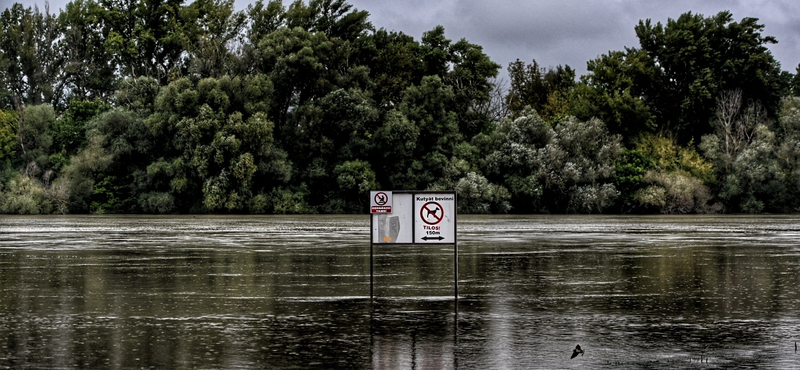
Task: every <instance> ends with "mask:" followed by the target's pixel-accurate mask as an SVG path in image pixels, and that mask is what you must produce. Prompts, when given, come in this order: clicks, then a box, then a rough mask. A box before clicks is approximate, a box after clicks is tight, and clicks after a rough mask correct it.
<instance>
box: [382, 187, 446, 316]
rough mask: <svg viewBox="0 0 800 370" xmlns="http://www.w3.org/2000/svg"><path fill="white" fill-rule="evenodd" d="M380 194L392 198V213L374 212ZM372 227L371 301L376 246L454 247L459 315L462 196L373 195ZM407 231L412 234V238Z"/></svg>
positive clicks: (432, 193)
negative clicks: (459, 240)
mask: <svg viewBox="0 0 800 370" xmlns="http://www.w3.org/2000/svg"><path fill="white" fill-rule="evenodd" d="M380 193H383V194H388V195H389V200H388V203H389V205H390V207H391V208H390V209H389V211H388V212H383V211H382V210H381V211H377V212H376V211H374V208H373V206H374V205H375V204H374V203H375V202H376V199H377V197H378V194H380ZM409 204H410V205H411V206H410V207H409ZM409 213H411V214H409ZM369 226H370V243H369V298H370V301H372V300H373V299H374V296H375V295H374V285H375V284H374V280H375V279H374V277H375V273H374V271H375V269H374V263H373V260H374V248H375V245H387V244H391V245H400V246H402V245H419V244H424V245H452V246H453V267H454V268H453V271H454V276H453V278H454V282H453V286H454V291H455V311H456V313H457V312H458V193H457V192H456V191H455V190H442V191H438V190H392V191H387V190H384V191H371V192H370V219H369ZM406 229H410V231H411V235H410V238H409V235H408V230H406Z"/></svg>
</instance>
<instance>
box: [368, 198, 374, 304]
mask: <svg viewBox="0 0 800 370" xmlns="http://www.w3.org/2000/svg"><path fill="white" fill-rule="evenodd" d="M373 219H374V217H373V216H372V214H370V215H369V300H370V302H372V296H373V285H374V269H373V266H372V265H373V264H372V256H373V252H372V249H373V248H372V246H373V244H374V240H373V238H372V234H373V227H375V226H374V225H373V224H372V222H373V221H372V220H373Z"/></svg>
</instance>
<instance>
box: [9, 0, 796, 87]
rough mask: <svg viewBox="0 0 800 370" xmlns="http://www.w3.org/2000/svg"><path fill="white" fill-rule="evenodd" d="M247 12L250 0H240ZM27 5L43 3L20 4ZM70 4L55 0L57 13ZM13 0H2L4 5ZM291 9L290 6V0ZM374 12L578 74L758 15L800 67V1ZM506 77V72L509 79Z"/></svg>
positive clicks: (401, 3) (606, 0)
mask: <svg viewBox="0 0 800 370" xmlns="http://www.w3.org/2000/svg"><path fill="white" fill-rule="evenodd" d="M235 1H236V2H235V4H236V9H237V10H244V9H245V8H246V7H247V5H248V4H250V3H251V1H249V0H235ZM21 2H22V3H23V4H25V5H26V6H30V5H33V4H39V6H40V7H42V6H43V4H44V0H21ZM67 2H68V0H50V8H51V11H52V12H56V11H57V9H63V8H64V5H65V4H66V3H67ZM11 3H12V0H0V5H2V8H6V7H8V6H9V4H11ZM284 3H285V4H287V5H288V4H289V3H290V1H284ZM349 3H350V4H353V6H354V7H355V8H357V9H359V10H366V11H368V12H369V13H370V20H371V21H372V24H373V25H374V26H375V27H376V28H385V29H387V30H390V31H392V30H394V31H401V32H403V33H406V34H408V35H411V36H413V37H414V38H416V39H417V40H419V39H420V38H421V37H422V33H423V32H425V31H429V30H431V29H433V28H434V27H435V26H436V25H442V26H444V27H445V35H446V37H447V38H449V39H451V40H459V39H461V38H466V39H467V40H468V41H469V42H471V43H473V44H478V45H481V46H483V48H484V52H486V53H487V54H488V55H489V56H490V57H491V59H492V60H493V61H495V62H497V63H499V64H500V65H502V66H503V67H502V71H503V72H505V69H506V68H507V67H508V64H509V63H510V62H513V61H514V60H516V59H520V60H522V61H524V62H526V63H530V62H531V61H532V60H533V59H536V61H537V62H539V64H540V65H541V66H543V67H555V66H557V65H569V66H571V67H572V68H574V69H576V70H577V72H578V75H582V74H584V73H585V72H586V62H587V61H589V60H591V59H594V58H596V57H598V56H599V55H602V54H605V53H607V52H608V51H610V50H623V49H624V48H625V47H626V46H629V47H631V46H634V47H638V46H639V43H638V40H637V38H636V35H635V33H634V31H633V28H634V26H635V25H636V24H637V23H638V22H639V20H641V19H648V18H649V19H652V20H653V23H655V22H661V23H666V21H667V19H668V18H673V19H675V18H677V17H678V16H680V15H681V14H682V13H685V12H687V11H692V12H694V13H699V14H703V15H704V16H711V15H714V14H717V13H718V12H720V11H723V10H729V11H731V13H732V14H733V17H734V20H736V21H740V20H741V19H742V18H744V17H755V18H758V19H759V21H760V22H759V23H761V24H764V25H765V29H764V32H763V33H762V35H765V36H767V35H769V36H775V37H776V38H777V39H778V44H776V45H769V48H770V50H771V51H772V54H773V55H774V56H775V58H776V59H777V60H778V61H779V62H781V66H782V68H783V69H784V70H786V71H790V72H792V73H794V72H795V67H797V65H798V64H799V63H800V1H798V0H705V1H697V0H695V1H689V0H558V1H555V0H516V1H512V0H492V1H486V0H436V1H431V0H349ZM504 74H505V73H503V75H504Z"/></svg>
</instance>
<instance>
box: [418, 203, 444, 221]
mask: <svg viewBox="0 0 800 370" xmlns="http://www.w3.org/2000/svg"><path fill="white" fill-rule="evenodd" d="M419 217H420V219H422V222H424V223H426V224H428V225H436V224H438V223H439V222H441V221H442V219H443V218H444V208H442V205H441V204H439V203H436V202H428V203H425V204H424V205H422V208H420V209H419Z"/></svg>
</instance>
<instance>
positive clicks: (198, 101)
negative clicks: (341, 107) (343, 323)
mask: <svg viewBox="0 0 800 370" xmlns="http://www.w3.org/2000/svg"><path fill="white" fill-rule="evenodd" d="M270 86H271V85H270V84H269V83H268V82H267V81H266V80H265V77H264V76H263V75H256V76H247V77H242V78H239V77H235V78H230V77H223V78H219V79H214V78H206V79H203V80H201V81H199V82H197V83H194V82H192V81H191V80H189V79H185V78H184V79H179V80H176V81H174V82H173V83H171V84H170V85H169V86H167V87H166V88H165V89H164V90H162V92H161V94H160V95H159V97H158V99H157V102H156V107H155V109H156V111H155V113H154V114H153V115H151V116H150V117H149V118H148V126H149V127H150V129H151V130H152V132H153V133H154V135H156V137H161V138H170V139H169V141H167V142H163V143H157V145H162V146H164V147H165V148H166V149H165V150H161V151H160V155H163V159H160V160H158V163H161V165H159V167H160V168H163V170H158V169H157V168H152V169H151V167H148V171H147V172H148V176H149V177H151V178H153V179H158V178H163V175H167V176H168V186H169V188H166V189H165V188H152V189H153V191H156V192H161V193H163V192H169V193H170V194H172V195H173V196H174V197H175V204H176V207H178V209H180V210H184V211H186V210H189V211H200V210H207V211H212V212H214V211H222V212H231V211H243V210H246V209H247V208H246V207H247V205H248V204H251V200H252V199H253V197H255V196H256V195H257V194H259V193H266V192H269V191H270V190H271V189H272V188H273V187H274V186H276V185H280V184H285V183H286V182H287V181H288V180H289V177H290V175H291V165H290V164H289V163H287V162H286V156H285V153H284V152H283V151H281V150H279V149H277V148H276V147H275V146H274V136H273V129H274V125H273V123H272V122H271V121H270V120H269V119H267V114H266V113H265V112H264V109H266V107H267V106H268V104H261V103H260V102H262V101H264V100H269V99H270V94H271V92H272V90H271V89H270ZM165 182H167V181H164V182H162V184H163V185H162V186H167V184H165ZM153 185H155V184H153ZM198 194H202V198H201V199H200V202H198V201H197V199H196V198H195V197H196V196H197V195H198Z"/></svg>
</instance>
